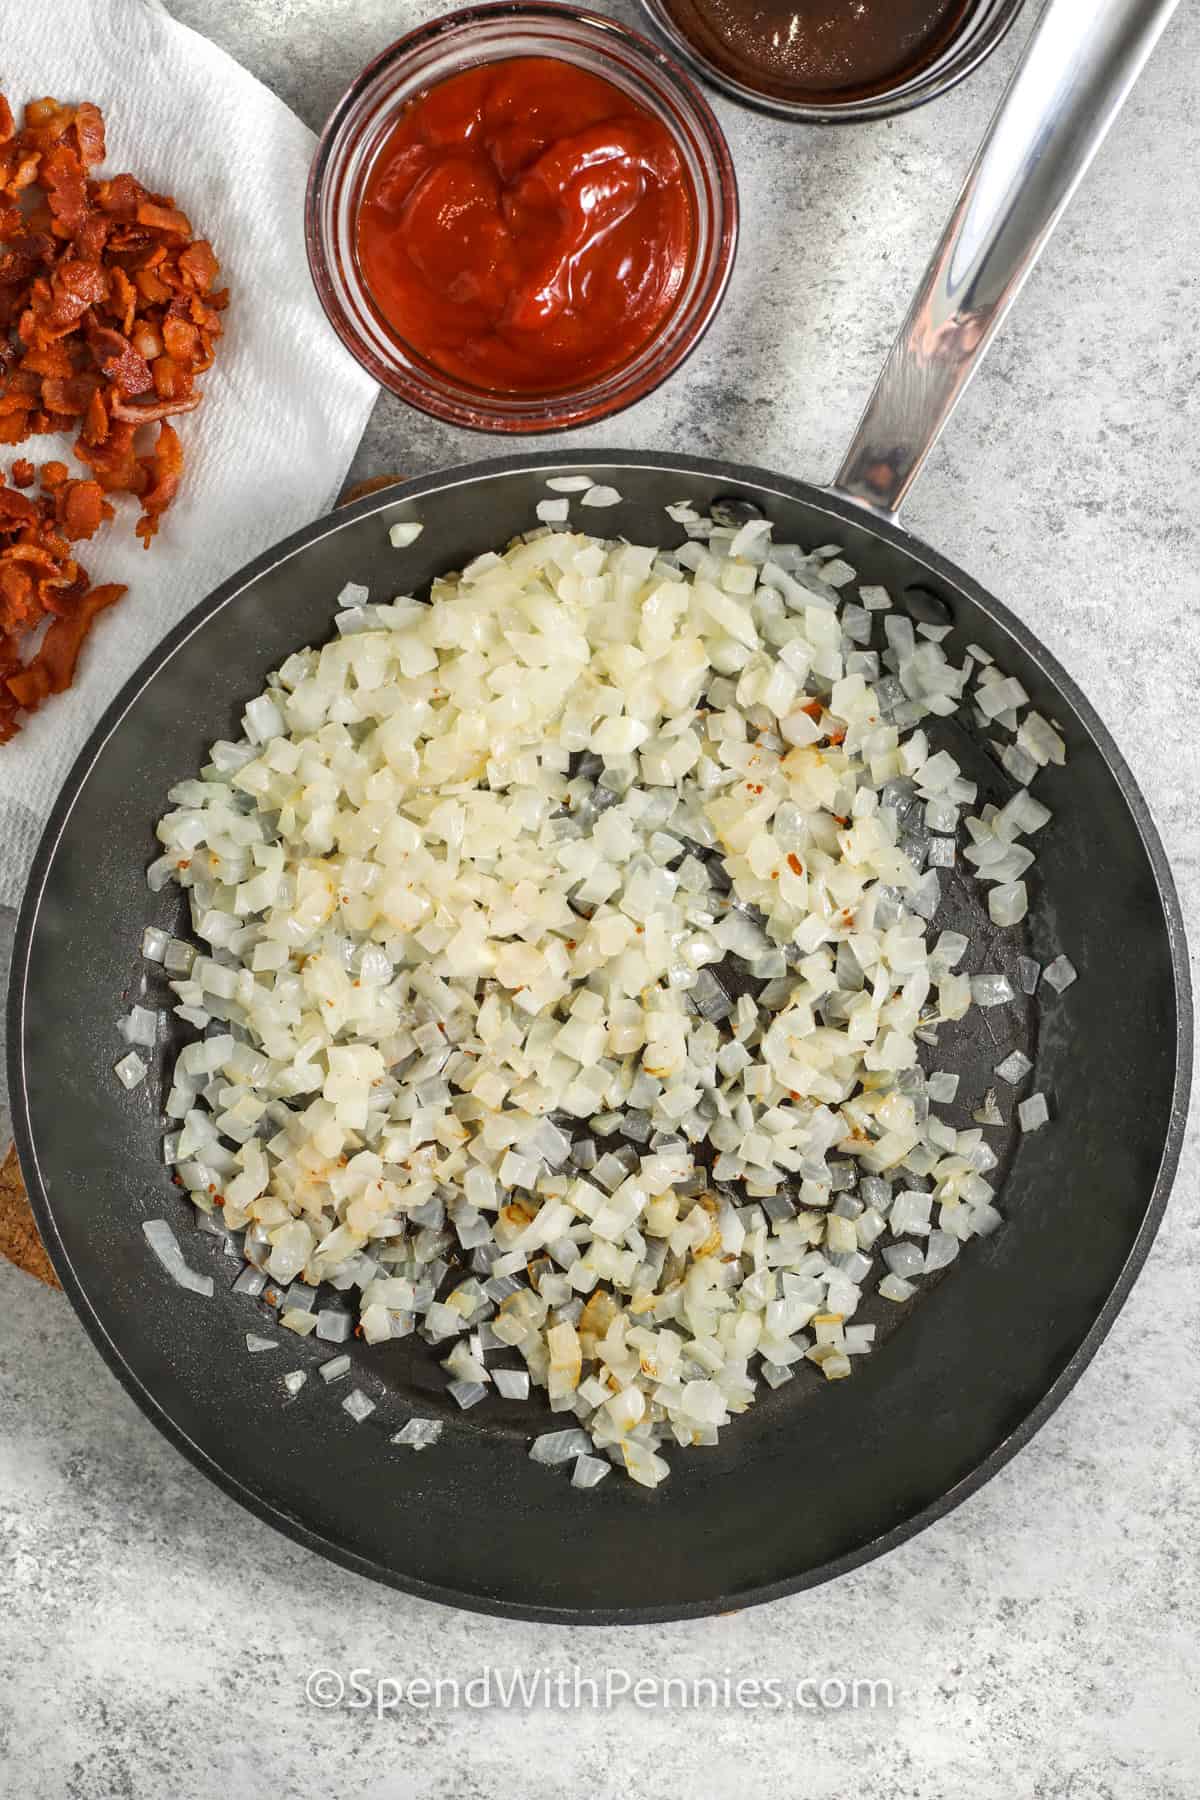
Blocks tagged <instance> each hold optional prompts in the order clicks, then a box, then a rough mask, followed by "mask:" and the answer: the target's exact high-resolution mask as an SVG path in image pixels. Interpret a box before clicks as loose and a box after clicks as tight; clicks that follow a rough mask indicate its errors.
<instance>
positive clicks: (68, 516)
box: [55, 481, 113, 540]
mask: <svg viewBox="0 0 1200 1800" xmlns="http://www.w3.org/2000/svg"><path fill="white" fill-rule="evenodd" d="M55 515H56V517H57V519H58V522H59V524H60V525H61V526H62V532H63V536H64V537H66V538H70V539H72V540H75V539H78V538H90V537H91V536H92V535H93V534H94V533H95V532H96V531H97V530H98V529H99V528H100V526H101V525H102V524H103V523H104V521H105V520H106V519H111V518H112V516H113V509H112V507H111V506H110V505H109V504H108V502H107V501H106V500H105V498H104V491H103V489H102V488H101V486H100V483H99V482H98V481H68V482H65V483H64V484H63V486H62V487H61V488H59V490H58V492H57V494H56V496H55Z"/></svg>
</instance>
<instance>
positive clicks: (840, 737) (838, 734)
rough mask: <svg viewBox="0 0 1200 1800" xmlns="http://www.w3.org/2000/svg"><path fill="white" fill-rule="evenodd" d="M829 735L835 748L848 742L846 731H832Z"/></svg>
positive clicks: (830, 741) (829, 739)
mask: <svg viewBox="0 0 1200 1800" xmlns="http://www.w3.org/2000/svg"><path fill="white" fill-rule="evenodd" d="M827 735H828V741H829V743H830V745H831V746H832V747H835V748H836V746H837V745H838V744H844V743H845V741H846V733H845V732H844V731H831V732H829V733H828V734H827Z"/></svg>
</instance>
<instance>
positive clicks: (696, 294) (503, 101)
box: [305, 0, 738, 432]
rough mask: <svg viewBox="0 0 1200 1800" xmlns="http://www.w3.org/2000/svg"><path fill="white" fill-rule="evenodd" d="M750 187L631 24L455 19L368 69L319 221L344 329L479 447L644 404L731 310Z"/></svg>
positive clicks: (512, 16)
mask: <svg viewBox="0 0 1200 1800" xmlns="http://www.w3.org/2000/svg"><path fill="white" fill-rule="evenodd" d="M737 225H738V202H737V184H736V181H735V178H734V172H733V164H732V161H731V159H730V155H729V150H728V146H727V145H726V142H725V138H724V135H723V134H722V131H721V128H720V126H719V125H718V123H717V121H716V118H715V116H714V115H713V112H712V109H711V108H710V106H709V105H708V102H707V101H706V100H705V99H704V97H703V95H702V94H701V93H700V91H699V89H698V88H697V87H696V86H695V85H694V84H693V82H692V81H691V79H690V78H689V77H688V76H687V75H686V74H685V73H684V72H683V71H682V70H681V69H680V68H679V67H678V66H677V65H676V63H675V62H674V61H673V60H672V59H671V58H670V57H669V56H667V55H666V54H665V53H664V52H662V51H661V50H659V49H657V48H656V47H655V46H654V45H653V44H651V43H649V42H648V41H647V40H645V39H644V38H641V37H639V36H638V35H637V34H636V33H634V32H632V31H629V30H628V29H627V28H626V27H625V26H623V25H620V24H618V23H617V22H616V21H615V20H612V19H607V18H602V17H600V16H598V15H595V14H592V13H586V12H581V11H579V10H578V9H577V8H575V7H569V6H563V5H558V4H554V3H552V0H533V3H531V4H508V3H507V0H505V3H502V4H489V5H480V6H472V7H469V8H465V9H464V10H462V11H459V12H453V13H448V14H445V15H444V16H443V17H441V18H439V19H435V20H433V21H432V22H431V23H430V24H428V25H426V26H423V27H422V28H420V29H419V30H417V31H413V32H410V33H409V34H408V36H406V37H403V38H401V39H400V40H399V42H398V43H395V44H393V45H392V46H391V47H390V48H389V49H387V50H385V51H384V52H383V53H382V55H380V56H379V57H377V58H376V59H375V61H374V62H372V63H370V64H369V65H368V66H367V68H365V69H364V70H363V72H362V74H361V75H360V76H359V77H358V78H357V80H356V81H355V82H354V84H353V85H352V87H351V88H350V89H349V91H348V92H347V93H346V95H345V96H344V98H343V99H342V100H341V101H340V103H339V104H338V106H337V108H336V109H335V111H334V113H333V116H332V117H331V119H330V121H329V123H328V125H327V126H326V128H325V131H324V134H323V135H322V138H321V141H320V144H319V145H318V147H317V153H316V156H315V158H314V161H313V166H312V171H311V173H310V176H309V183H308V197H307V203H306V211H305V229H306V237H307V243H308V256H309V266H310V268H311V270H312V276H313V280H314V282H315V284H316V288H317V292H318V294H319V295H320V297H321V302H322V304H323V305H324V307H325V311H326V313H327V314H328V316H329V318H330V321H331V322H332V324H333V326H334V329H335V330H336V331H337V332H338V334H339V336H340V337H341V338H342V341H343V342H344V343H345V344H346V346H347V347H348V348H349V349H350V350H351V351H352V352H353V354H354V355H355V356H356V357H357V358H358V360H359V362H361V363H362V364H363V366H364V367H365V368H366V369H368V370H369V371H370V373H371V374H372V375H374V376H375V378H376V379H377V380H378V381H380V382H381V383H382V384H383V385H384V386H385V387H387V388H389V389H390V390H391V391H392V393H394V394H397V395H399V397H400V398H401V399H402V400H407V401H408V402H409V403H410V404H411V405H413V406H416V407H419V408H420V409H421V410H422V411H424V412H427V413H431V414H433V415H434V416H435V417H436V418H439V419H443V420H445V421H447V422H448V423H450V424H454V425H462V426H467V427H469V428H472V429H475V430H480V431H501V432H543V431H557V430H565V429H566V428H568V427H570V426H576V425H584V424H588V423H590V422H591V421H593V420H597V419H602V418H606V417H607V416H609V415H610V414H612V413H615V412H618V411H619V410H620V409H621V408H623V407H626V406H629V405H631V404H632V403H633V402H634V401H635V400H639V399H641V398H642V396H643V395H645V394H648V393H649V392H650V391H651V390H652V389H653V388H655V387H657V386H658V385H659V383H660V382H662V381H664V380H665V379H666V377H667V376H668V375H670V374H671V373H672V371H673V370H675V369H677V368H678V367H679V365H680V363H681V362H683V360H684V358H685V357H686V356H687V355H688V354H689V353H690V352H691V351H692V350H693V349H694V348H695V346H696V345H697V343H698V342H699V341H700V338H701V337H702V336H703V334H704V332H705V330H706V329H707V327H708V325H709V324H710V323H711V321H712V319H713V317H714V315H715V314H716V312H717V309H718V307H719V306H720V304H721V300H722V298H723V297H724V293H725V289H726V286H727V285H728V281H729V275H730V272H731V269H732V266H733V259H734V252H735V249H736V245H737Z"/></svg>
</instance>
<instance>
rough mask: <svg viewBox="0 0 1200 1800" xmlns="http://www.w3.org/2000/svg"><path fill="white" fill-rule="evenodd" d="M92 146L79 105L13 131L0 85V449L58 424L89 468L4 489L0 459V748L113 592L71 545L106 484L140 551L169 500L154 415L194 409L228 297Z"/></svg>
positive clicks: (208, 249) (200, 246)
mask: <svg viewBox="0 0 1200 1800" xmlns="http://www.w3.org/2000/svg"><path fill="white" fill-rule="evenodd" d="M104 154H105V145H104V119H103V117H102V115H101V113H100V110H99V108H98V107H96V106H93V105H92V103H91V102H90V101H86V100H85V101H83V102H81V103H80V104H78V105H69V104H67V103H64V102H62V101H59V100H54V99H49V98H47V99H41V100H33V101H30V103H29V104H28V105H27V106H26V108H25V116H24V121H23V123H22V125H21V127H20V129H18V128H17V127H16V124H15V121H14V119H13V114H12V109H11V107H10V106H9V104H8V101H7V99H6V98H5V96H4V95H3V94H0V444H20V443H24V442H25V440H26V439H27V438H30V437H35V436H41V435H44V434H46V433H49V432H57V431H69V432H72V433H74V434H76V442H75V446H74V448H75V455H76V457H77V458H78V460H79V462H81V463H82V464H84V465H85V467H86V469H87V471H88V474H87V477H86V478H84V479H75V478H72V475H71V472H70V470H69V469H68V468H67V465H66V464H65V463H62V462H47V463H44V464H43V465H42V469H41V481H40V493H38V494H37V495H36V496H35V495H33V494H31V493H27V492H23V491H21V490H24V489H29V488H31V487H32V486H33V483H34V481H35V477H36V471H35V469H34V465H33V463H32V462H31V461H30V460H29V459H28V458H26V457H22V458H20V459H19V460H18V461H17V462H15V463H14V464H13V469H12V485H11V486H7V485H5V481H4V476H3V473H2V472H0V743H2V742H4V741H5V740H6V739H7V738H9V737H11V736H12V735H13V733H14V732H15V731H16V730H17V729H18V726H19V723H20V718H19V715H20V714H21V713H22V712H29V711H32V710H33V709H34V708H35V707H36V706H38V705H40V704H41V702H42V701H43V700H44V699H45V698H46V697H47V696H48V695H50V694H56V693H60V692H61V691H62V690H63V688H65V687H67V686H69V684H70V681H71V678H72V676H73V674H74V670H75V664H76V661H77V659H78V655H79V650H80V646H81V645H82V643H83V640H84V638H85V637H86V635H87V632H88V630H89V629H90V626H91V623H92V621H93V619H94V618H95V617H96V615H97V613H99V612H100V611H102V610H103V609H104V608H105V607H106V606H111V605H112V603H113V602H114V601H115V600H117V599H119V597H120V595H121V594H122V593H123V592H124V589H123V588H120V587H116V586H111V585H108V586H101V587H95V588H93V587H92V586H91V585H90V583H89V581H88V577H87V573H86V571H85V570H84V569H82V568H81V567H80V565H79V563H78V562H77V561H76V560H75V558H74V556H73V554H72V545H73V544H74V543H76V542H78V541H80V540H82V539H87V538H91V537H92V536H93V535H94V533H95V532H96V531H98V530H99V529H100V528H101V526H102V525H104V524H105V523H106V522H107V521H108V520H110V519H112V518H113V517H114V508H113V506H112V504H111V503H110V501H109V500H108V498H106V496H108V495H112V494H120V493H128V494H131V495H133V496H135V497H136V498H137V499H138V500H139V502H140V506H141V511H140V516H139V517H138V520H137V524H136V526H135V530H136V532H137V535H138V536H139V537H140V538H141V539H142V541H143V543H144V544H145V545H146V546H147V547H149V544H150V540H151V539H152V538H153V537H154V535H155V533H156V532H157V530H158V527H159V522H160V520H161V518H162V515H163V513H164V512H165V511H166V509H167V507H168V506H169V505H170V504H171V502H172V500H173V499H174V497H175V494H176V493H177V491H178V488H179V482H180V477H181V474H182V470H183V450H182V446H181V444H180V440H179V436H178V434H177V432H176V431H175V430H174V428H173V427H172V426H171V425H169V424H167V423H166V421H167V419H168V418H169V417H173V416H174V415H176V414H178V413H184V412H191V411H194V409H195V408H196V407H197V406H199V404H200V399H201V396H200V393H199V391H198V388H197V385H196V382H197V378H198V377H199V376H200V375H202V374H203V373H204V372H205V370H207V369H208V368H210V367H211V366H212V361H213V346H214V344H215V343H216V340H217V339H218V338H219V337H220V335H221V313H222V311H223V310H224V308H225V305H226V303H227V299H228V295H227V294H226V292H225V291H224V290H223V289H217V288H216V287H215V285H214V284H215V282H216V278H217V276H218V274H219V270H220V265H219V264H218V262H217V259H216V256H215V255H214V253H213V248H212V245H211V244H210V243H208V242H207V240H206V239H204V238H196V237H194V236H193V233H192V226H191V222H190V220H189V219H188V217H187V214H186V213H184V212H182V211H181V210H180V209H179V208H178V207H177V206H176V205H175V202H174V200H173V198H172V197H171V195H169V194H156V193H152V192H151V191H150V190H149V189H147V188H145V187H143V185H142V183H141V182H139V181H138V180H137V179H136V178H135V177H134V176H132V175H129V174H119V175H114V176H111V177H109V178H108V179H106V180H97V179H95V177H94V176H93V174H92V170H93V169H94V168H95V167H96V165H97V164H99V163H101V162H103V160H104ZM154 425H157V427H158V430H157V435H156V437H155V439H154V441H153V443H151V442H150V440H149V435H148V434H149V431H150V428H151V427H152V426H154ZM47 619H49V624H48V625H47V624H46V621H47ZM39 627H40V628H42V629H43V631H44V636H43V638H42V641H41V645H40V647H39V648H38V650H37V651H36V652H35V653H34V654H33V655H32V656H30V655H28V654H26V652H27V644H26V638H27V636H28V634H29V633H31V632H33V631H36V630H37V629H38V628H39Z"/></svg>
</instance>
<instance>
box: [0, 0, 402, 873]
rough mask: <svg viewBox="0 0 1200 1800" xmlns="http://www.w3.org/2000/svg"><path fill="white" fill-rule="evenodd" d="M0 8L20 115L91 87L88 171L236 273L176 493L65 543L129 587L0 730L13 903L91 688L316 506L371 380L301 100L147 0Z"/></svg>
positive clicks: (65, 449)
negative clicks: (136, 197) (320, 248)
mask: <svg viewBox="0 0 1200 1800" xmlns="http://www.w3.org/2000/svg"><path fill="white" fill-rule="evenodd" d="M2 10H3V15H4V17H3V30H2V31H0V91H3V92H5V93H6V94H7V95H8V98H9V101H10V102H11V104H12V108H13V112H14V113H15V114H16V115H17V118H18V120H19V119H20V115H21V109H22V108H23V106H24V104H25V102H26V100H29V99H34V98H37V97H40V96H41V95H43V94H53V95H54V96H55V97H56V98H57V99H61V100H94V101H95V102H96V104H97V105H98V106H99V107H100V109H101V111H102V112H103V113H104V119H105V124H106V127H107V132H108V159H107V162H106V163H105V164H104V166H103V170H102V171H101V172H102V173H104V174H112V173H115V172H117V171H118V170H122V169H128V170H129V171H130V172H131V173H132V174H134V175H136V176H137V178H138V179H139V180H140V181H142V182H144V183H145V185H146V186H147V187H149V188H152V189H154V190H155V191H157V192H160V193H167V194H173V195H174V196H175V200H176V204H177V205H179V206H180V207H182V209H183V211H184V212H185V213H186V214H187V215H188V217H189V219H190V220H191V221H192V226H193V229H194V230H195V231H196V232H197V233H198V234H199V235H201V236H203V237H207V238H208V239H210V241H211V242H212V245H213V248H214V249H215V251H216V253H217V256H218V258H219V260H220V263H221V276H220V281H221V282H222V283H225V284H227V285H228V287H229V289H230V304H229V310H228V311H227V312H226V313H225V315H224V325H225V336H224V337H223V338H222V339H221V340H220V342H219V343H218V345H217V356H216V361H215V363H214V365H213V367H212V368H211V369H210V370H209V372H208V374H207V375H206V376H204V377H203V392H204V400H203V403H202V404H201V406H200V407H199V408H198V410H197V411H196V412H194V413H190V414H186V415H185V416H184V417H183V418H182V419H181V420H178V421H177V425H178V428H179V436H180V440H181V442H182V444H183V452H184V459H185V464H184V476H183V481H182V483H181V486H180V492H179V496H178V498H177V499H176V501H175V503H174V505H173V506H172V507H171V508H170V510H169V511H168V512H167V513H166V515H165V517H164V519H163V521H162V524H161V526H160V528H159V532H158V536H157V537H156V538H155V539H154V542H153V544H152V546H151V548H150V549H149V550H143V549H142V547H141V545H140V543H139V542H138V540H137V539H136V538H135V537H134V535H133V526H134V521H135V520H136V518H137V516H138V512H139V510H140V509H139V507H138V504H137V501H136V500H135V499H133V498H132V497H130V496H116V497H115V504H116V509H117V517H116V518H115V519H114V520H113V521H112V522H111V523H110V524H109V525H107V526H105V527H103V528H102V530H101V531H100V532H99V533H98V534H97V536H96V537H95V538H94V539H93V540H92V542H90V543H84V544H81V545H80V546H79V555H80V561H81V562H82V563H83V566H84V567H85V568H86V569H87V571H88V573H89V575H90V576H91V578H92V580H93V581H94V582H100V581H123V582H126V583H128V586H129V592H128V594H126V595H125V596H124V598H123V599H122V600H121V601H120V602H119V603H118V604H117V605H116V606H115V607H113V608H111V609H110V610H109V611H108V612H105V613H104V614H102V615H101V617H100V618H99V619H98V620H97V622H96V624H95V626H94V627H93V629H92V631H91V633H90V635H89V637H88V639H87V642H86V643H85V645H84V648H83V653H82V655H81V657H80V665H79V670H78V672H77V674H76V678H75V684H74V686H73V687H72V688H71V690H70V691H69V692H68V693H66V694H59V695H56V696H55V697H54V698H53V699H51V700H49V701H47V702H46V704H45V706H44V707H43V708H42V709H41V711H40V712H38V713H36V714H35V715H34V717H33V718H32V719H31V720H30V721H29V722H28V724H27V725H26V726H25V728H24V729H23V730H22V731H21V732H19V733H18V735H17V736H16V738H14V739H13V740H12V741H11V742H10V743H8V744H4V745H0V905H9V906H12V905H15V904H16V902H17V900H18V899H19V897H20V893H21V890H22V888H23V886H24V883H25V876H26V872H27V869H28V865H29V861H30V858H31V857H32V854H33V851H34V848H35V846H36V843H37V839H38V835H39V833H40V830H41V827H42V825H43V824H44V822H45V818H46V815H47V813H48V811H49V809H50V806H51V803H52V801H53V799H54V796H55V794H56V793H57V791H58V788H59V786H60V785H61V783H62V779H63V777H64V775H65V774H66V773H67V770H68V769H69V768H70V766H71V763H72V761H73V759H74V757H75V756H76V754H77V752H78V751H79V749H80V748H81V746H82V745H83V743H84V740H85V739H86V737H87V735H88V732H89V731H90V730H91V728H92V726H93V725H94V724H95V723H96V720H97V719H98V718H99V716H100V714H101V712H102V711H103V710H104V708H105V706H107V704H108V702H109V701H110V700H111V699H112V698H113V696H114V694H115V693H116V692H117V690H118V689H119V688H120V686H121V684H122V682H124V681H125V680H126V678H127V677H128V676H129V675H131V674H132V673H133V671H134V669H135V668H136V667H137V665H138V664H139V663H140V662H141V660H142V658H143V657H144V656H145V654H146V652H147V651H148V650H149V649H150V648H151V647H152V646H153V645H154V644H155V643H156V642H157V641H158V639H159V638H161V637H162V635H163V633H164V632H165V631H167V630H168V629H169V627H170V626H172V625H173V624H174V623H175V622H176V620H178V619H180V618H181V617H182V616H183V614H184V613H186V612H187V611H188V610H189V608H190V607H192V606H194V605H195V604H196V602H197V601H198V600H201V599H203V598H204V596H205V594H206V593H208V592H209V590H210V589H212V588H213V587H215V586H216V585H217V584H218V582H220V581H222V580H224V579H225V578H226V576H228V575H231V574H233V572H234V571H235V570H236V569H238V568H239V567H240V566H241V565H242V564H243V563H244V562H247V561H248V560H249V559H250V558H251V557H252V556H255V555H256V554H257V553H258V552H259V551H261V550H264V549H266V548H267V547H268V546H269V545H270V544H272V543H274V542H276V541H277V540H278V539H279V538H281V537H284V536H286V534H287V533H288V532H289V531H294V530H296V529H297V528H298V527H299V526H301V525H303V524H305V523H307V521H308V520H309V519H312V518H314V517H316V516H317V515H318V514H319V513H321V512H323V511H325V510H327V509H328V507H329V506H330V504H331V503H332V501H333V500H334V499H335V498H336V495H337V493H338V490H339V488H340V487H341V485H342V482H343V480H344V477H345V474H346V470H347V468H348V467H349V464H350V459H351V457H352V456H353V454H354V451H355V448H356V446H357V444H358V441H359V438H360V437H361V436H362V432H363V428H364V426H365V425H366V422H367V418H368V416H369V414H370V411H371V407H372V404H373V402H374V398H375V394H376V388H375V384H374V383H373V382H372V381H371V379H370V377H369V376H367V375H366V374H365V373H364V372H363V371H362V370H361V369H360V368H359V367H358V365H357V363H355V362H354V361H353V359H352V358H351V357H350V356H349V355H348V354H347V353H346V352H345V350H343V348H342V346H341V344H340V343H339V342H338V340H337V338H336V337H335V336H334V333H333V331H332V329H331V328H330V326H329V325H328V324H327V322H326V320H325V315H324V313H323V312H322V311H321V307H320V303H319V301H318V300H317V297H316V295H315V293H314V292H313V288H312V283H311V281H310V279H309V274H308V263H307V259H306V257H305V253H304V221H303V213H304V184H305V179H306V177H307V174H308V165H309V162H310V160H311V158H312V153H313V146H314V142H315V140H314V138H313V135H312V133H311V132H310V131H309V130H308V129H307V127H306V126H304V125H302V124H301V122H300V120H299V119H297V118H296V116H295V114H294V113H292V112H291V111H289V109H288V108H287V107H286V106H285V105H284V104H283V102H282V101H281V100H279V99H277V98H276V96H275V95H274V94H272V93H270V92H269V91H268V90H267V89H266V88H265V87H263V86H262V84H261V83H260V82H258V81H256V80H255V79H254V77H253V76H251V75H249V74H247V72H246V70H245V69H243V68H241V67H239V65H238V64H237V63H235V62H234V61H233V60H232V58H230V57H228V56H226V54H225V53H224V51H222V50H218V49H217V47H216V45H215V44H211V43H209V42H208V40H207V39H205V38H202V37H199V36H198V35H197V34H196V33H195V32H193V31H189V30H188V29H187V28H186V27H185V26H182V25H179V24H176V22H175V21H174V20H173V19H170V18H169V17H167V15H166V14H165V13H163V12H162V11H160V10H159V9H157V8H155V7H151V6H148V5H146V4H144V3H143V0H3V7H2ZM4 454H5V451H3V450H0V455H4ZM15 456H32V457H33V459H34V460H35V461H36V462H42V461H45V460H47V459H48V458H50V457H52V456H62V457H63V459H64V460H66V461H70V460H71V458H70V453H69V443H68V442H67V441H66V440H62V439H56V438H32V439H30V440H28V442H27V443H26V444H23V445H21V446H20V447H19V448H16V449H9V450H7V457H8V459H9V460H11V458H12V457H15ZM5 466H8V465H7V463H6V465H5ZM73 472H77V473H78V474H80V475H81V476H82V475H84V474H85V473H86V471H85V470H84V469H82V468H80V469H78V470H77V471H73Z"/></svg>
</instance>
